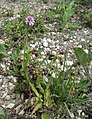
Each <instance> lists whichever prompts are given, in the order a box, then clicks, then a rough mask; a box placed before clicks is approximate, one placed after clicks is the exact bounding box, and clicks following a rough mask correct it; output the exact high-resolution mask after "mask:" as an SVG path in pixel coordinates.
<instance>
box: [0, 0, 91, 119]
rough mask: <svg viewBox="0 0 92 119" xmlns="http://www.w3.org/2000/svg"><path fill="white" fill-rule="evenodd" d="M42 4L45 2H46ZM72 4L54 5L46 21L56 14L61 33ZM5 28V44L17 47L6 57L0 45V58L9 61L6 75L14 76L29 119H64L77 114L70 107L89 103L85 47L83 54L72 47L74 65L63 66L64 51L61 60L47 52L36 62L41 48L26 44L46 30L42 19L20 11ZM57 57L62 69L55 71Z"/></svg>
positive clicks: (0, 114) (87, 56)
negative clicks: (44, 56) (29, 114)
mask: <svg viewBox="0 0 92 119" xmlns="http://www.w3.org/2000/svg"><path fill="white" fill-rule="evenodd" d="M43 2H44V3H47V2H48V0H46V1H45V0H43ZM57 3H58V1H57ZM74 5H75V2H74V1H72V2H70V3H67V2H65V1H63V2H62V4H61V3H60V5H59V7H58V6H56V8H55V9H53V10H52V11H50V12H47V14H46V18H47V20H48V21H50V22H53V21H54V20H55V15H57V14H59V17H58V20H59V23H60V25H61V26H60V28H61V29H62V30H64V28H65V27H66V25H67V23H68V21H69V20H70V19H71V17H72V16H73V14H74V12H75V7H74ZM85 18H87V21H89V22H90V19H91V13H87V14H85ZM5 26H6V27H5V28H6V32H7V37H8V40H9V42H11V41H13V43H14V44H15V43H16V42H17V45H15V47H12V53H11V54H10V56H9V55H8V52H7V48H6V46H7V45H6V44H0V55H2V56H7V57H9V58H10V67H9V68H10V73H11V74H12V75H13V76H14V77H16V84H15V88H14V91H15V93H18V94H20V95H21V100H22V102H24V103H25V105H26V106H25V107H24V111H25V112H26V111H30V112H31V115H32V116H37V117H38V118H42V119H50V117H51V118H53V119H54V118H56V119H57V118H58V117H59V118H65V119H67V118H74V116H76V115H77V114H76V113H75V112H74V111H75V110H77V109H75V108H74V107H76V105H77V106H80V105H84V104H86V103H88V104H90V103H92V96H90V95H87V94H88V91H89V90H90V87H92V84H91V83H90V81H89V80H90V79H91V77H90V74H89V72H87V68H88V65H89V63H90V61H91V60H92V53H91V50H90V49H89V48H88V53H86V52H85V51H84V49H83V48H78V47H73V51H72V52H74V56H75V62H73V64H72V65H68V64H67V57H68V48H66V50H65V52H64V59H63V60H62V61H61V59H62V57H58V54H56V55H54V54H51V53H47V56H46V58H44V59H42V61H40V60H39V58H40V57H41V51H42V50H43V49H41V48H39V49H37V48H33V49H32V48H30V47H29V45H28V42H29V40H32V39H31V38H32V35H36V34H37V35H38V34H39V33H44V32H45V31H46V29H45V26H44V22H43V20H42V17H39V16H36V15H34V17H33V16H32V15H30V14H29V12H27V11H26V10H25V9H24V8H23V10H22V11H21V12H20V13H19V17H18V18H16V19H13V20H12V19H11V20H10V21H7V22H6V24H5ZM77 28H78V24H77V23H75V22H74V23H72V24H71V25H70V29H74V30H75V29H77ZM33 40H34V39H33ZM87 46H88V42H87V45H86V47H87ZM58 58H59V61H60V62H59V63H60V64H61V65H62V67H63V68H62V67H59V68H58V65H57V62H56V60H57V59H58ZM60 58H61V59H60ZM48 60H50V62H48ZM55 64H56V65H55ZM81 69H82V70H81ZM81 72H82V73H81ZM85 90H86V91H85ZM26 99H28V101H27V102H26V101H25V100H26ZM73 109H74V110H73ZM0 116H1V119H4V117H5V114H4V111H3V110H2V109H0Z"/></svg>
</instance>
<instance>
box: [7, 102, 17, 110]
mask: <svg viewBox="0 0 92 119" xmlns="http://www.w3.org/2000/svg"><path fill="white" fill-rule="evenodd" d="M14 105H15V104H14V103H10V104H8V105H7V106H6V108H8V109H11V108H13V107H14Z"/></svg>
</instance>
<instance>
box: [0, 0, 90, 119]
mask: <svg viewBox="0 0 92 119" xmlns="http://www.w3.org/2000/svg"><path fill="white" fill-rule="evenodd" d="M24 2H25V4H28V5H29V6H31V7H30V9H32V10H33V12H34V9H35V10H36V12H37V13H40V12H41V10H43V11H45V12H46V10H48V9H51V8H52V2H51V1H49V2H48V4H44V3H43V2H41V1H40V0H34V1H33V0H28V1H26V0H25V1H24ZM12 5H13V6H15V9H14V16H13V17H12V18H14V17H16V16H17V15H18V13H19V12H20V10H21V8H22V2H21V1H16V2H12V1H10V2H9V1H8V0H1V1H0V9H2V8H10V6H12ZM53 6H55V4H53ZM0 11H1V10H0ZM0 16H1V18H0V19H1V20H0V26H2V24H3V23H4V22H3V21H4V20H6V19H7V18H4V17H2V15H0ZM12 18H10V17H9V18H8V19H12ZM76 19H77V20H78V23H79V28H78V29H77V30H73V31H71V30H70V29H67V30H66V32H61V31H59V30H58V29H57V28H56V24H57V23H56V22H54V23H53V24H52V23H47V24H46V27H47V29H48V30H47V32H45V33H44V34H43V35H42V36H39V38H35V40H34V41H30V47H31V48H36V49H37V48H39V47H40V48H42V49H43V51H42V52H41V54H42V57H40V58H39V61H41V60H42V58H44V57H46V54H47V53H48V52H51V53H52V54H53V55H55V54H58V57H62V58H63V57H64V54H63V53H62V52H64V51H65V50H66V49H68V50H69V53H68V56H67V59H68V60H67V62H66V63H67V65H72V64H73V62H74V61H73V58H74V54H73V50H72V49H73V47H76V46H78V47H80V48H81V47H82V44H83V43H84V42H86V43H87V42H89V41H88V39H90V38H92V29H91V28H89V27H86V26H85V25H82V21H80V19H79V18H78V17H76V15H75V17H74V18H72V19H71V21H72V22H73V21H74V20H76ZM4 40H5V37H3V39H2V38H1V39H0V42H4ZM90 47H91V48H92V43H90ZM85 51H86V52H88V50H87V49H86V47H85ZM9 53H11V51H9ZM49 62H50V59H48V63H49ZM6 64H7V67H6V66H5V65H6ZM57 64H58V68H60V67H61V68H62V65H61V64H60V60H59V58H58V59H57ZM8 66H9V62H8V63H7V60H6V59H4V61H3V62H2V61H0V106H1V107H3V108H4V109H6V110H8V111H10V112H12V110H13V109H14V111H16V113H18V114H19V115H23V114H24V111H23V109H22V108H23V103H22V104H21V100H20V96H19V95H18V94H15V93H13V91H14V86H15V83H16V78H15V77H13V76H11V75H7V73H6V71H8V70H9V67H8ZM91 66H92V62H91V64H90V74H92V70H91ZM21 109H22V110H21ZM13 113H14V112H13ZM15 117H16V116H15ZM10 119H16V118H14V115H13V117H12V115H11V118H10ZM22 119H23V118H22ZM77 119H79V118H77ZM80 119H81V118H80Z"/></svg>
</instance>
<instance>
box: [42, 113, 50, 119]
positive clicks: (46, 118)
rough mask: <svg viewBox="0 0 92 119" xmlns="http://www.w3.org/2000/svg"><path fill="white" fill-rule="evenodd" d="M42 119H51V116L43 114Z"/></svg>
mask: <svg viewBox="0 0 92 119" xmlns="http://www.w3.org/2000/svg"><path fill="white" fill-rule="evenodd" d="M42 119H50V116H49V114H47V113H43V114H42Z"/></svg>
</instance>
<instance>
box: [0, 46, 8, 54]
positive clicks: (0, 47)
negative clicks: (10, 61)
mask: <svg viewBox="0 0 92 119" xmlns="http://www.w3.org/2000/svg"><path fill="white" fill-rule="evenodd" d="M0 54H2V55H4V56H8V52H7V50H6V48H5V45H4V44H0Z"/></svg>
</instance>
